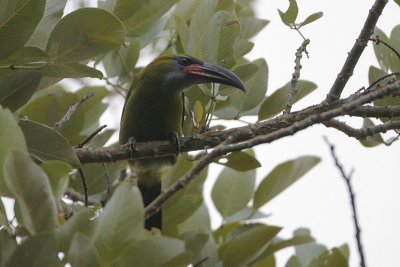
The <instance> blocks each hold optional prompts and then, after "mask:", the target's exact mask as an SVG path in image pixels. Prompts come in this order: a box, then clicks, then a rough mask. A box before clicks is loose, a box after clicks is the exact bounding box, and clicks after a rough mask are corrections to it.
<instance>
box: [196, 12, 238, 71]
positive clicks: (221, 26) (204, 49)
mask: <svg viewBox="0 0 400 267" xmlns="http://www.w3.org/2000/svg"><path fill="white" fill-rule="evenodd" d="M239 28H240V27H239V22H238V20H237V18H236V16H235V15H234V14H233V13H231V12H226V11H219V12H217V13H215V14H214V15H213V17H212V18H211V21H210V23H209V25H208V29H207V31H206V33H205V35H204V38H203V42H202V44H201V54H202V58H203V59H204V60H205V61H207V62H211V63H217V64H219V65H221V66H224V67H226V68H230V67H232V66H233V65H235V63H236V61H235V59H234V57H233V45H234V43H235V41H236V39H237V37H238V35H239Z"/></svg>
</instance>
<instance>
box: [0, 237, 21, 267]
mask: <svg viewBox="0 0 400 267" xmlns="http://www.w3.org/2000/svg"><path fill="white" fill-rule="evenodd" d="M16 248H17V241H16V240H15V239H14V238H13V237H11V236H10V234H9V233H7V231H6V230H5V229H2V230H0V265H1V266H5V263H6V262H7V261H8V259H9V258H10V256H11V255H12V254H13V252H14V250H15V249H16Z"/></svg>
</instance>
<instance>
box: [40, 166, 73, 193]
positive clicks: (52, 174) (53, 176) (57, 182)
mask: <svg viewBox="0 0 400 267" xmlns="http://www.w3.org/2000/svg"><path fill="white" fill-rule="evenodd" d="M41 167H42V169H43V170H44V171H45V173H46V175H47V177H48V178H49V181H50V184H51V188H52V191H53V194H54V197H55V198H56V199H61V198H62V197H63V196H64V193H65V190H66V189H67V187H68V182H69V173H70V172H72V167H71V165H69V164H68V163H66V162H64V161H58V160H54V161H48V162H45V163H43V164H42V166H41Z"/></svg>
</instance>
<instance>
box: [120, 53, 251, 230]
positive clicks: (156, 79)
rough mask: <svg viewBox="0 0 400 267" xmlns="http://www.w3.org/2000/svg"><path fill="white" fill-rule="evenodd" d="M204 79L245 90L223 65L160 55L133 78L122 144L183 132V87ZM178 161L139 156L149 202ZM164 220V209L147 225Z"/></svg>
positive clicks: (142, 188) (138, 172) (136, 164)
mask: <svg viewBox="0 0 400 267" xmlns="http://www.w3.org/2000/svg"><path fill="white" fill-rule="evenodd" d="M199 83H221V84H226V85H230V86H233V87H236V88H238V89H240V90H242V91H245V86H244V84H243V82H242V81H241V80H240V78H239V77H238V76H236V75H235V74H234V73H233V72H231V71H230V70H227V69H225V68H223V67H221V66H218V65H215V64H210V63H205V62H202V61H200V60H198V59H195V58H193V57H189V56H185V55H166V56H160V57H158V58H156V59H155V60H154V61H153V62H151V63H150V64H149V65H148V66H146V67H145V68H143V69H142V70H141V71H140V72H139V73H138V75H136V77H135V78H134V79H133V81H132V85H131V87H130V89H129V92H128V94H127V96H126V100H125V105H124V108H123V111H122V117H121V125H120V126H121V127H120V133H119V142H120V144H125V143H127V142H128V141H132V140H135V141H136V142H146V141H155V140H170V139H171V138H172V137H173V136H181V135H182V118H183V112H184V111H183V103H182V92H183V91H184V90H185V89H186V88H189V87H190V86H192V85H194V84H199ZM175 161H176V156H164V157H158V158H149V159H137V160H135V161H134V163H133V164H134V169H135V172H136V175H137V184H138V187H139V190H140V191H141V194H142V198H143V202H144V205H145V206H147V205H148V204H150V203H151V202H152V201H153V200H154V199H155V198H156V197H157V196H158V195H159V194H160V193H161V178H162V176H163V175H164V174H165V173H166V172H167V170H168V168H169V167H170V166H171V165H173V164H174V163H175ZM161 224H162V219H161V211H160V212H159V213H157V214H155V215H153V216H152V217H150V218H149V219H147V220H146V222H145V227H146V228H147V229H149V230H150V229H151V228H153V227H155V228H158V229H160V230H161Z"/></svg>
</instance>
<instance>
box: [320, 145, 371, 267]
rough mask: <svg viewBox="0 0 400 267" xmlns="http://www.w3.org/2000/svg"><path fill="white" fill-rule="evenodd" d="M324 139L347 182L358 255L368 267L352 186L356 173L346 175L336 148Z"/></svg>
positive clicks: (364, 265)
mask: <svg viewBox="0 0 400 267" xmlns="http://www.w3.org/2000/svg"><path fill="white" fill-rule="evenodd" d="M324 139H325V142H326V143H327V144H328V146H329V148H330V151H331V155H332V158H333V160H334V162H335V165H336V167H337V168H338V170H339V172H340V174H341V176H342V178H343V179H344V181H345V182H346V185H347V190H348V192H349V196H350V203H351V208H352V212H353V220H354V227H355V229H356V241H357V248H358V253H359V254H360V266H361V267H366V263H365V257H364V250H363V245H362V242H361V228H360V223H359V220H358V216H357V208H356V199H355V195H354V190H353V186H352V185H351V177H352V174H353V172H354V171H353V170H351V171H350V173H349V174H346V172H345V171H344V169H343V166H342V164H341V163H340V162H339V159H338V157H337V155H336V153H335V146H334V145H333V144H331V143H330V142H329V140H328V138H326V137H324Z"/></svg>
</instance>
